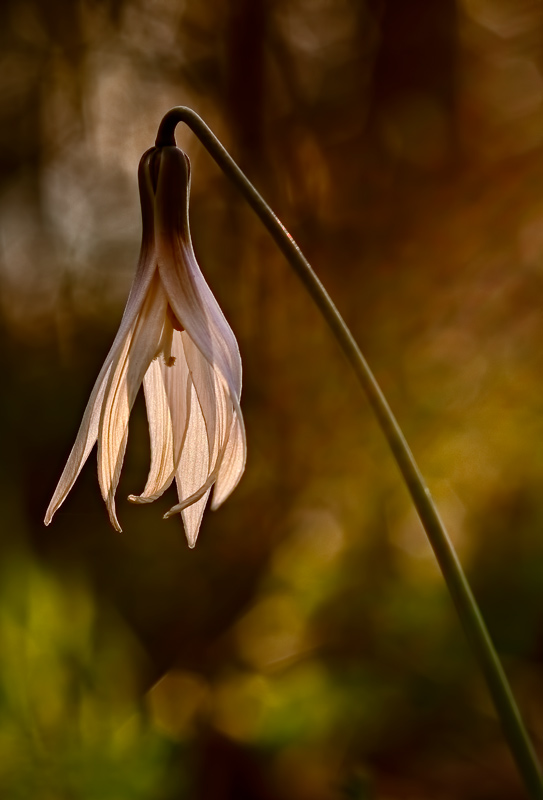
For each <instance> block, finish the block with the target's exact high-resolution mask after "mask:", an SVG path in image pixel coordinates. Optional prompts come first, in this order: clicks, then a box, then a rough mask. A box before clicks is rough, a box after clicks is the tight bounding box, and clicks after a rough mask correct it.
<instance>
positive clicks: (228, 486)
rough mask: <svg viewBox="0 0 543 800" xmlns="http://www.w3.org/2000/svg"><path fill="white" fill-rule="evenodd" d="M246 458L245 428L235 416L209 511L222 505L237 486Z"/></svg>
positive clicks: (237, 416)
mask: <svg viewBox="0 0 543 800" xmlns="http://www.w3.org/2000/svg"><path fill="white" fill-rule="evenodd" d="M246 457H247V445H246V442H245V427H244V425H243V418H242V417H241V416H240V415H239V414H236V415H235V416H234V419H233V421H232V428H231V431H230V436H229V437H228V443H227V445H226V450H225V453H224V458H223V459H222V463H221V465H220V469H219V474H218V477H217V482H216V483H215V488H214V489H213V501H212V503H211V510H212V511H215V510H216V509H217V508H218V507H219V506H220V505H221V503H224V501H225V500H226V498H227V497H228V495H229V494H231V492H233V491H234V489H235V488H236V486H237V485H238V483H239V481H240V479H241V476H242V475H243V471H244V469H245V460H246Z"/></svg>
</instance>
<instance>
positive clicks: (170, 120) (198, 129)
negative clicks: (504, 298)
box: [156, 106, 543, 800]
mask: <svg viewBox="0 0 543 800" xmlns="http://www.w3.org/2000/svg"><path fill="white" fill-rule="evenodd" d="M178 122H184V123H185V124H186V125H188V127H189V128H190V129H191V130H192V131H193V132H194V133H195V134H196V136H197V137H198V138H199V139H200V141H201V142H202V144H203V145H204V147H205V148H206V149H207V150H208V151H209V153H210V155H211V156H212V157H213V158H214V159H215V161H216V162H217V164H218V165H219V167H220V168H221V169H222V171H223V172H224V173H225V174H226V175H227V176H228V177H229V178H230V179H231V180H232V181H233V183H234V184H235V185H236V186H237V188H238V189H239V191H240V192H241V194H242V195H243V196H244V197H245V199H246V200H247V202H248V203H249V205H250V206H251V207H252V208H253V210H254V211H255V212H256V213H257V214H258V216H259V217H260V219H261V220H262V222H263V224H264V225H265V226H266V228H267V229H268V231H269V232H270V234H271V235H272V237H273V239H274V240H275V242H276V244H277V245H278V247H279V248H280V250H281V251H282V252H283V254H284V255H285V257H286V258H287V260H288V262H289V263H290V265H291V266H292V268H293V269H294V270H295V272H296V273H297V274H298V276H299V277H300V278H301V280H302V282H303V283H304V285H305V287H306V288H307V290H308V291H309V293H310V295H311V296H312V298H313V300H314V301H315V303H316V304H317V306H318V307H319V309H320V311H321V313H322V315H323V317H324V318H325V319H326V321H327V323H328V325H329V326H330V328H331V329H332V331H333V333H334V335H335V337H336V339H337V340H338V342H339V344H340V345H341V347H342V349H343V351H344V353H345V355H346V356H347V358H348V360H349V362H350V363H351V366H352V367H353V369H354V371H355V373H356V375H357V377H358V379H359V381H360V383H361V384H362V387H363V389H364V391H365V392H366V395H367V397H368V400H369V402H370V404H371V406H372V408H373V410H374V412H375V414H376V416H377V419H378V421H379V424H380V426H381V428H382V430H383V433H384V435H385V437H386V439H387V441H388V443H389V445H390V448H391V450H392V453H393V455H394V458H395V459H396V462H397V464H398V466H399V468H400V471H401V473H402V475H403V478H404V480H405V482H406V484H407V487H408V489H409V492H410V494H411V497H412V498H413V502H414V504H415V507H416V509H417V511H418V514H419V517H420V519H421V522H422V524H423V526H424V529H425V531H426V533H427V535H428V539H429V540H430V544H431V546H432V549H433V551H434V553H435V556H436V559H437V561H438V564H439V566H440V568H441V572H442V574H443V577H444V579H445V582H446V584H447V587H448V589H449V592H450V594H451V597H452V600H453V602H454V605H455V607H456V610H457V612H458V616H459V617H460V621H461V623H462V625H463V627H464V631H465V633H466V636H467V638H468V640H469V642H470V644H471V647H472V649H473V651H474V654H475V656H476V658H477V660H478V662H479V665H480V667H481V669H482V671H483V675H484V677H485V679H486V682H487V685H488V688H489V691H490V694H491V696H492V699H493V701H494V705H495V707H496V710H497V713H498V715H499V717H500V720H501V723H502V726H503V730H504V733H505V736H506V739H507V741H508V743H509V747H510V748H511V752H512V754H513V757H514V759H515V761H516V763H517V766H518V769H519V772H520V774H521V775H522V777H523V779H524V782H525V785H526V787H527V789H528V792H529V795H530V796H531V797H532V798H538V800H543V779H542V776H541V771H540V767H539V763H538V760H537V756H536V754H535V751H534V748H533V746H532V743H531V741H530V738H529V736H528V734H527V732H526V729H525V727H524V724H523V721H522V718H521V716H520V713H519V710H518V707H517V704H516V702H515V699H514V697H513V694H512V692H511V689H510V687H509V683H508V681H507V678H506V676H505V673H504V671H503V668H502V665H501V663H500V660H499V658H498V656H497V654H496V651H495V649H494V646H493V644H492V641H491V639H490V635H489V633H488V630H487V628H486V625H485V623H484V620H483V618H482V616H481V612H480V611H479V608H478V606H477V603H476V601H475V598H474V596H473V593H472V591H471V588H470V586H469V584H468V581H467V579H466V576H465V574H464V571H463V569H462V566H461V564H460V561H459V560H458V556H457V554H456V551H455V550H454V547H453V545H452V543H451V541H450V539H449V536H448V534H447V531H446V529H445V526H444V524H443V522H442V520H441V518H440V516H439V513H438V511H437V508H436V506H435V504H434V501H433V499H432V496H431V494H430V491H429V489H428V487H427V486H426V483H425V481H424V478H423V476H422V474H421V472H420V470H419V468H418V466H417V463H416V461H415V459H414V457H413V454H412V453H411V450H410V449H409V445H408V444H407V442H406V440H405V437H404V435H403V433H402V431H401V428H400V426H399V425H398V422H397V421H396V418H395V417H394V414H393V413H392V411H391V409H390V407H389V405H388V403H387V401H386V398H385V396H384V395H383V393H382V391H381V389H380V387H379V385H378V383H377V381H376V379H375V377H374V375H373V373H372V371H371V369H370V367H369V366H368V364H367V362H366V360H365V358H364V356H363V355H362V353H361V352H360V349H359V347H358V345H357V344H356V342H355V340H354V338H353V335H352V334H351V332H350V330H349V328H348V327H347V325H346V324H345V322H344V321H343V319H342V317H341V315H340V313H339V311H338V310H337V309H336V307H335V306H334V303H333V302H332V300H331V299H330V297H329V296H328V293H327V292H326V289H325V288H324V286H323V285H322V283H321V282H320V280H319V279H318V277H317V276H316V275H315V273H314V272H313V270H312V268H311V266H310V265H309V263H308V261H307V260H306V258H305V257H304V255H303V254H302V252H301V250H300V248H299V247H298V245H297V244H296V242H295V241H294V239H293V238H292V236H291V235H290V234H289V232H288V231H287V230H286V228H285V227H284V225H282V224H281V222H280V221H279V219H278V218H277V217H276V216H275V214H274V213H273V211H272V210H271V208H270V207H269V206H268V205H267V203H266V202H265V201H264V200H263V198H262V197H261V196H260V195H259V193H258V192H257V191H256V189H255V188H254V186H253V185H252V184H251V183H250V181H249V180H248V178H247V177H246V176H245V175H244V173H243V172H242V171H241V170H240V168H239V167H238V166H237V164H236V163H235V161H234V160H233V159H232V158H231V156H230V155H229V153H228V152H227V151H226V150H225V148H224V147H223V146H222V144H221V143H220V141H219V140H218V139H217V137H216V136H215V135H214V134H213V133H212V132H211V130H210V129H209V128H208V126H207V125H206V124H205V122H204V121H203V120H202V119H201V118H200V117H199V116H198V115H197V114H196V113H195V112H194V111H192V110H191V109H190V108H185V107H182V106H179V107H177V108H172V109H171V110H170V111H169V112H168V113H167V114H166V115H165V117H164V118H163V120H162V122H161V123H160V127H159V129H158V134H157V140H156V144H157V146H158V147H164V146H167V145H175V127H176V125H177V123H178Z"/></svg>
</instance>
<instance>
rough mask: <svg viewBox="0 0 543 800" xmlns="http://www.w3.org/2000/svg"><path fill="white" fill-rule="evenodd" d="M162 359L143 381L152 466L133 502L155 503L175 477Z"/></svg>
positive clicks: (151, 366)
mask: <svg viewBox="0 0 543 800" xmlns="http://www.w3.org/2000/svg"><path fill="white" fill-rule="evenodd" d="M160 358H161V356H159V357H158V359H154V360H153V361H151V363H150V364H149V369H148V370H147V372H146V373H145V375H144V378H143V391H144V393H145V405H146V408H147V420H148V422H149V437H150V444H151V466H150V469H149V475H148V477H147V483H146V484H145V489H144V490H143V492H142V493H141V494H140V495H133V494H131V495H129V497H128V499H129V500H131V501H132V502H133V503H152V502H153V500H156V499H157V498H159V497H160V496H161V495H162V494H163V493H164V492H165V491H166V489H167V488H168V487H169V486H170V485H171V483H172V481H173V479H174V476H175V469H174V463H173V431H172V418H171V414H170V408H169V405H168V397H167V395H166V389H165V387H164V380H163V377H162V371H161V368H160V363H159V359H160ZM169 369H173V367H170V368H169Z"/></svg>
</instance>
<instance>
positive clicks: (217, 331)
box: [155, 147, 241, 400]
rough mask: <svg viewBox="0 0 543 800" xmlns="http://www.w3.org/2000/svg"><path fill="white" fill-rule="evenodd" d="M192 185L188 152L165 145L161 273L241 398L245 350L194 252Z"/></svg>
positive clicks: (176, 305) (191, 328)
mask: <svg viewBox="0 0 543 800" xmlns="http://www.w3.org/2000/svg"><path fill="white" fill-rule="evenodd" d="M189 188H190V181H189V167H188V160H187V159H186V157H185V155H184V153H182V152H181V150H179V149H178V148H176V147H164V148H163V149H162V154H161V159H160V169H159V176H158V184H157V191H156V202H155V235H156V248H157V261H158V267H159V271H160V277H161V280H162V282H163V285H164V288H165V289H166V293H167V295H168V299H169V302H170V305H171V307H172V309H173V311H174V313H175V315H176V317H177V319H178V320H179V322H180V323H181V325H182V326H183V328H185V330H186V332H187V333H188V335H189V336H190V338H191V339H192V340H193V342H194V343H195V345H196V346H197V347H198V349H199V350H200V352H201V353H202V355H203V356H204V357H205V358H206V359H207V361H208V362H209V363H210V364H212V365H213V366H214V367H216V368H217V369H219V371H220V372H221V374H222V375H223V378H224V380H225V381H226V383H227V384H228V387H229V389H230V392H231V393H232V394H233V395H235V396H236V397H237V399H238V400H239V395H240V392H241V359H240V356H239V350H238V346H237V342H236V338H235V336H234V334H233V332H232V330H231V328H230V326H229V325H228V322H227V321H226V319H225V317H224V314H223V313H222V311H221V309H220V307H219V304H218V303H217V301H216V300H215V297H214V296H213V294H212V292H211V290H210V289H209V286H208V285H207V283H206V281H205V279H204V277H203V275H202V273H201V271H200V268H199V266H198V263H197V261H196V258H195V256H194V252H193V249H192V243H191V239H190V232H189V226H188V193H189Z"/></svg>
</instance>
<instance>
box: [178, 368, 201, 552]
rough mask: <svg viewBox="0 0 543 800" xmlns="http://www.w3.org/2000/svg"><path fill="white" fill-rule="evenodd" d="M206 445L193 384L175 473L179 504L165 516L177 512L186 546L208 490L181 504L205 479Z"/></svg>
mask: <svg viewBox="0 0 543 800" xmlns="http://www.w3.org/2000/svg"><path fill="white" fill-rule="evenodd" d="M209 463H210V461H209V448H208V442H207V433H206V426H205V421H204V416H203V413H202V409H201V407H200V403H199V401H198V396H197V394H196V389H195V388H194V384H192V385H191V390H190V410H189V419H188V426H187V430H186V437H185V442H184V446H183V449H182V451H181V458H180V461H179V466H178V468H177V472H176V474H175V479H176V483H177V491H178V494H179V501H180V507H179V509H178V508H177V507H174V508H173V509H171V510H170V512H168V515H171V514H172V513H176V511H177V510H179V511H181V516H182V518H183V524H184V526H185V533H186V536H187V541H188V543H189V547H194V545H195V543H196V539H197V536H198V531H199V529H200V524H201V522H202V516H203V513H204V509H205V506H206V502H207V498H208V495H209V491H210V490H209V489H207V491H205V494H204V495H203V497H202V498H201V499H199V500H197V501H196V502H192V504H191V505H189V506H188V507H185V505H186V503H184V502H183V501H187V500H188V499H190V498H191V496H192V495H194V494H195V493H197V492H199V491H200V490H201V489H202V488H203V487H204V486H205V484H206V481H207V480H208V479H209V477H210V475H209V473H210V470H209Z"/></svg>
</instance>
